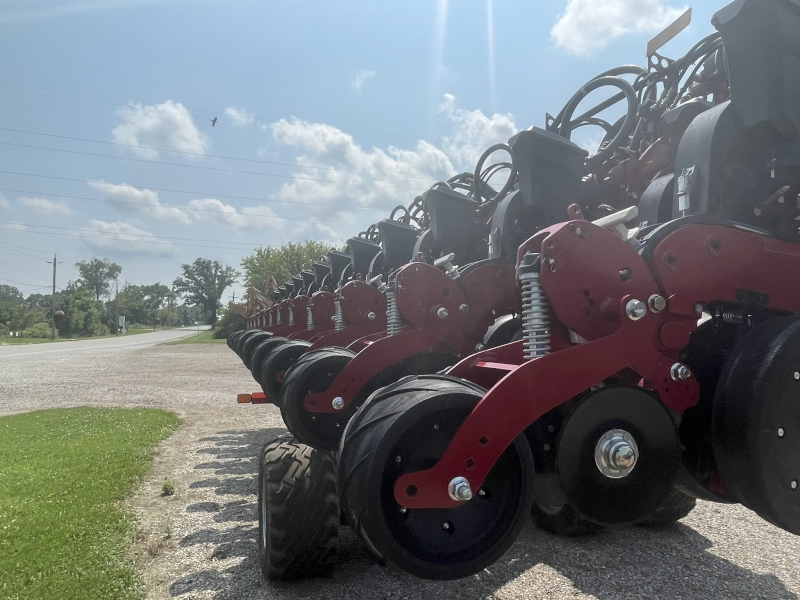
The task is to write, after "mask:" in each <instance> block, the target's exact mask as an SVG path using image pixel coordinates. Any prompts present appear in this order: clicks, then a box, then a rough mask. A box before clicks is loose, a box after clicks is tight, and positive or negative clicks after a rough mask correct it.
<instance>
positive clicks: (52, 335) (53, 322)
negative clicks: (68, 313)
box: [50, 254, 58, 340]
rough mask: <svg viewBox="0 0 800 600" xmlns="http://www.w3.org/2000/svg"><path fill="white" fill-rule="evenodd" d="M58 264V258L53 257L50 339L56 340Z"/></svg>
mask: <svg viewBox="0 0 800 600" xmlns="http://www.w3.org/2000/svg"><path fill="white" fill-rule="evenodd" d="M57 264H58V257H57V256H56V255H55V254H54V255H53V295H52V296H50V299H51V300H52V302H50V309H51V310H50V325H51V327H52V329H51V331H50V339H51V340H54V339H56V265H57Z"/></svg>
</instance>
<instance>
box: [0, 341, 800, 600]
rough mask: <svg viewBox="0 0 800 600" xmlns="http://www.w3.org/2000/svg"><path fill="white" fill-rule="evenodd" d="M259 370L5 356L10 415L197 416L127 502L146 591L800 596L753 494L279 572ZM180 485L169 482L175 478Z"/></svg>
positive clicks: (137, 358) (111, 354)
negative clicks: (274, 565) (486, 549)
mask: <svg viewBox="0 0 800 600" xmlns="http://www.w3.org/2000/svg"><path fill="white" fill-rule="evenodd" d="M255 389H256V387H255V382H254V381H253V380H252V378H251V377H250V374H249V373H248V372H247V370H246V369H245V368H244V366H243V365H242V364H241V362H240V361H239V359H238V358H237V357H236V356H235V355H234V353H233V352H231V351H230V350H229V349H228V348H227V346H225V345H210V344H209V345H205V344H198V345H183V346H155V347H150V348H144V349H142V348H117V349H104V350H83V351H80V352H74V353H72V352H59V353H51V354H42V355H37V354H31V355H24V356H0V414H2V413H9V412H17V411H21V410H32V409H38V408H46V407H53V406H77V405H95V406H150V407H163V408H169V409H172V410H175V411H177V412H178V413H179V414H180V415H181V416H182V417H183V418H184V420H185V424H184V425H183V426H182V427H181V428H180V429H179V430H178V431H177V433H176V434H175V435H174V436H173V437H172V438H170V439H169V440H167V441H166V442H165V443H164V444H163V445H162V447H161V448H160V451H159V454H158V456H157V457H156V461H155V467H154V469H153V471H152V472H151V474H150V475H149V476H148V477H147V478H146V480H145V481H144V482H143V483H142V485H141V487H140V489H139V491H138V492H137V494H136V495H135V496H134V497H133V498H131V499H130V501H129V504H130V506H131V507H132V509H133V510H134V511H135V512H136V514H137V516H138V517H139V520H140V525H141V531H140V533H139V535H138V536H137V543H136V545H135V547H136V553H137V560H138V561H139V564H140V565H141V569H142V573H143V576H144V580H145V584H146V589H147V597H148V598H152V599H157V598H158V599H161V598H183V599H187V600H188V599H195V598H197V599H199V598H219V599H231V600H233V599H237V600H247V599H273V598H275V599H278V598H281V599H282V598H287V599H288V598H332V597H333V598H397V599H400V598H419V597H423V596H424V597H426V598H428V599H433V598H443V599H444V598H448V599H450V598H526V599H528V598H531V599H533V598H600V599H609V600H610V599H620V598H665V599H666V598H669V599H674V598H765V599H777V598H796V597H797V594H798V593H799V592H800V566H799V564H800V563H799V561H800V537H795V536H792V535H790V534H788V533H785V532H783V531H780V530H778V529H776V528H775V527H773V526H771V525H769V524H767V523H765V522H763V521H762V520H761V519H759V518H758V517H756V516H755V515H754V514H753V513H751V512H750V511H748V510H746V509H744V508H742V507H740V506H725V505H717V504H709V503H700V505H699V506H698V508H697V509H695V511H694V512H693V513H692V514H691V515H689V517H687V518H686V519H684V520H683V521H682V522H681V523H679V524H678V525H676V526H675V527H672V528H670V529H667V530H665V531H650V530H645V529H640V528H633V529H629V530H621V531H606V532H603V533H601V534H599V535H597V536H594V537H591V538H587V539H580V540H571V539H561V538H556V537H554V536H551V535H549V534H547V533H544V532H542V531H540V530H537V529H536V528H535V527H534V526H533V525H528V526H527V527H526V528H525V529H524V531H523V532H522V535H521V536H520V539H519V540H518V541H517V542H516V544H515V545H514V546H513V547H512V548H511V550H510V551H509V552H508V553H507V554H506V555H505V557H503V559H501V560H500V561H499V562H498V563H496V564H495V565H494V566H493V567H491V568H490V569H487V570H485V571H483V572H482V573H480V574H478V575H476V576H473V577H471V578H468V579H465V580H461V581H456V582H448V583H434V582H426V581H420V580H416V579H414V578H411V577H409V576H406V575H403V574H401V573H397V572H393V571H390V570H388V569H385V568H383V567H380V566H378V565H376V564H375V563H373V562H372V561H371V560H370V559H368V558H367V557H366V556H365V554H364V552H363V549H362V548H361V546H360V544H359V542H358V539H357V538H356V537H355V536H354V535H353V534H352V533H351V532H350V530H349V529H347V528H343V531H342V536H341V539H342V552H341V556H340V560H339V563H340V564H339V565H338V568H337V570H336V572H335V574H334V575H333V576H332V577H331V578H327V579H318V580H309V581H301V582H297V583H292V584H280V585H278V584H274V583H268V582H263V581H261V580H260V577H259V571H258V567H257V563H256V554H257V551H256V534H257V529H256V528H257V515H256V459H255V457H256V454H257V452H258V451H259V449H260V448H261V446H263V444H264V443H265V442H266V441H268V440H269V439H271V438H273V437H275V436H276V435H278V434H280V433H282V432H283V431H284V429H283V424H282V422H281V420H280V415H279V413H278V411H277V409H275V408H274V407H270V406H264V405H260V406H250V405H237V404H236V403H235V394H236V393H237V392H242V391H254V390H255ZM168 477H169V478H174V479H175V480H176V481H177V492H176V494H175V496H172V497H162V496H161V495H160V492H161V484H162V482H163V480H164V479H165V478H168Z"/></svg>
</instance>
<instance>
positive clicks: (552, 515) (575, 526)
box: [531, 504, 602, 537]
mask: <svg viewBox="0 0 800 600" xmlns="http://www.w3.org/2000/svg"><path fill="white" fill-rule="evenodd" d="M531 515H532V516H533V520H534V521H535V522H536V526H537V527H539V528H540V529H544V530H545V531H547V532H549V533H552V534H555V535H560V536H563V537H579V536H583V535H591V534H593V533H597V532H598V531H600V530H601V529H602V527H601V526H600V525H597V524H595V523H592V522H591V521H587V520H586V519H583V518H581V517H580V515H578V513H577V512H575V509H574V508H572V507H571V506H570V505H569V504H564V505H562V506H541V505H538V504H534V505H533V507H532V508H531Z"/></svg>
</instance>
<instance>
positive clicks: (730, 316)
mask: <svg viewBox="0 0 800 600" xmlns="http://www.w3.org/2000/svg"><path fill="white" fill-rule="evenodd" d="M722 320H723V321H725V322H726V323H728V324H729V325H738V324H739V323H741V322H742V311H741V310H740V309H734V310H724V311H722Z"/></svg>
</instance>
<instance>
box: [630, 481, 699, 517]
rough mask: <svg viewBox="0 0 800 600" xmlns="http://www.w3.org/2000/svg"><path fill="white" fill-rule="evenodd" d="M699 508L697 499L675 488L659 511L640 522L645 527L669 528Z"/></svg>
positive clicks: (656, 510)
mask: <svg viewBox="0 0 800 600" xmlns="http://www.w3.org/2000/svg"><path fill="white" fill-rule="evenodd" d="M695 506H697V499H696V498H693V497H692V496H689V495H687V494H684V493H683V492H682V491H680V490H679V489H677V488H673V489H672V491H671V492H670V493H669V494H668V495H667V497H666V498H665V499H664V501H663V502H662V503H661V506H659V507H658V508H657V509H655V510H654V511H653V512H651V513H650V514H649V515H647V516H646V517H645V518H644V519H642V520H641V521H639V523H637V525H643V526H645V527H667V526H669V525H672V524H674V523H676V522H678V521H679V520H680V519H682V518H683V517H685V516H687V515H688V514H689V513H690V512H692V511H693V510H694V507H695Z"/></svg>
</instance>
